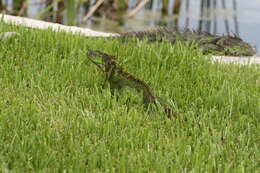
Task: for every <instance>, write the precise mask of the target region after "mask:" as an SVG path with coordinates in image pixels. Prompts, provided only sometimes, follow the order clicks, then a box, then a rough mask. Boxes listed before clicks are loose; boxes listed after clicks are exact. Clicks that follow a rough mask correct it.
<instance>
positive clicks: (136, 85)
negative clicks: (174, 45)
mask: <svg viewBox="0 0 260 173" xmlns="http://www.w3.org/2000/svg"><path fill="white" fill-rule="evenodd" d="M87 57H88V58H89V60H90V61H91V62H93V63H94V64H96V65H97V66H98V67H99V68H100V69H101V70H102V71H103V72H104V73H105V75H106V80H105V81H108V82H109V83H110V87H111V89H112V91H113V90H115V89H118V90H121V89H123V88H124V87H130V88H133V89H135V90H136V91H138V92H142V93H143V102H144V104H146V105H147V104H151V103H152V104H157V102H159V103H160V105H161V106H162V107H163V108H164V111H165V113H166V114H167V116H168V117H169V118H173V117H175V116H176V113H175V112H174V111H173V110H172V109H171V108H169V107H168V106H167V105H165V104H163V103H162V102H160V100H159V99H157V98H156V97H155V96H154V95H153V94H152V92H151V90H150V88H149V87H148V85H146V84H145V83H144V82H143V81H141V80H140V79H138V78H136V77H134V76H133V75H131V74H129V73H127V72H124V71H123V69H122V68H121V67H120V66H119V65H117V63H116V61H115V57H114V56H111V55H108V54H106V53H104V52H101V51H99V50H89V51H88V52H87ZM93 57H100V58H102V63H103V65H104V69H103V68H102V66H101V65H99V64H97V63H96V62H95V61H93V60H92V58H93Z"/></svg>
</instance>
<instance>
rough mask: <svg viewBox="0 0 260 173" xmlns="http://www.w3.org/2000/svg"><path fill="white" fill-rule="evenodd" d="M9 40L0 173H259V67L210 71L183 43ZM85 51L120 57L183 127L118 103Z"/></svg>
mask: <svg viewBox="0 0 260 173" xmlns="http://www.w3.org/2000/svg"><path fill="white" fill-rule="evenodd" d="M3 31H16V32H19V33H20V36H19V37H16V38H12V39H10V40H6V41H1V42H0V90H1V92H0V172H8V171H10V172H19V173H20V172H50V173H52V172H109V173H111V172H120V173H121V172H176V173H179V172H198V173H200V172H210V173H211V172H227V173H229V172H235V173H239V172H245V173H248V172H257V169H258V171H259V154H260V153H259V130H260V129H259V117H260V110H259V109H260V70H259V67H257V66H251V67H247V66H237V65H221V64H211V63H210V61H209V58H207V57H205V56H203V55H202V53H201V52H199V51H196V50H194V47H190V46H187V45H184V44H181V43H177V44H176V45H174V46H171V45H169V44H167V43H160V44H159V43H154V44H148V43H146V42H145V41H144V42H134V41H129V42H128V43H121V42H119V41H111V40H104V39H93V38H92V39H91V38H85V37H80V36H75V35H74V36H73V35H67V34H64V33H53V32H51V31H48V30H47V31H38V30H31V29H25V28H18V27H14V26H10V25H5V24H3V23H0V32H3ZM89 48H91V49H100V50H102V51H105V52H107V53H110V54H113V55H116V56H118V62H120V64H121V65H122V66H123V68H124V69H125V71H127V72H129V73H131V74H134V75H135V76H137V77H138V78H140V79H142V80H144V81H145V82H146V83H147V84H148V85H149V86H150V87H151V89H152V91H153V92H154V94H155V95H156V96H160V97H162V98H164V99H165V100H166V101H167V102H168V104H169V105H171V106H172V107H173V108H174V109H175V110H176V111H177V112H178V118H177V119H176V120H169V119H167V118H166V116H165V115H164V113H163V112H162V111H161V110H157V109H155V108H152V110H151V111H148V112H147V111H146V110H145V108H144V106H143V105H141V104H137V103H135V102H136V101H138V97H140V95H138V94H137V93H132V92H129V91H127V92H125V93H122V94H121V95H120V96H121V97H119V98H118V99H117V98H115V97H112V96H111V94H110V91H109V88H106V89H102V88H101V85H102V82H103V80H104V75H103V74H102V72H101V71H100V70H99V69H98V68H97V67H96V66H94V65H93V64H91V63H90V62H89V61H87V59H86V57H85V53H86V51H87V50H88V49H89ZM128 98H130V100H131V101H130V102H127V101H126V100H127V99H128ZM126 102H127V103H126Z"/></svg>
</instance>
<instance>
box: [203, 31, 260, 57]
mask: <svg viewBox="0 0 260 173" xmlns="http://www.w3.org/2000/svg"><path fill="white" fill-rule="evenodd" d="M199 47H200V48H201V49H202V50H204V51H206V52H214V53H217V54H221V55H228V56H253V55H255V54H256V49H255V48H254V47H253V46H251V45H250V44H249V43H246V42H244V41H243V40H242V39H241V38H239V37H236V36H221V37H215V38H214V39H213V40H211V41H207V42H203V43H202V44H200V45H199Z"/></svg>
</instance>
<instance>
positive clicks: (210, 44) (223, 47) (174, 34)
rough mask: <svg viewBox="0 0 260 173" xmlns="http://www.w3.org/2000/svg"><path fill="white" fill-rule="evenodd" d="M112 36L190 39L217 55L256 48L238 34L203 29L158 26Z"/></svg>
mask: <svg viewBox="0 0 260 173" xmlns="http://www.w3.org/2000/svg"><path fill="white" fill-rule="evenodd" d="M110 38H122V39H123V40H127V39H129V38H137V39H141V40H142V39H147V40H148V41H163V40H165V41H169V42H170V43H172V44H173V43H174V42H175V41H176V40H180V41H189V42H191V43H195V44H197V46H198V48H199V49H201V50H202V51H203V53H204V54H208V53H213V54H216V55H227V56H253V55H255V54H256V49H255V48H254V47H253V46H251V45H250V44H249V43H246V42H244V41H243V40H242V39H241V38H239V37H237V36H236V35H234V36H231V35H226V36H225V35H222V36H221V35H216V34H210V33H207V32H201V31H190V30H184V31H176V30H174V31H172V30H170V29H168V28H157V29H152V30H149V31H140V32H128V33H122V34H120V35H119V36H112V37H110Z"/></svg>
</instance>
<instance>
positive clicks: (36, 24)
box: [0, 13, 119, 37]
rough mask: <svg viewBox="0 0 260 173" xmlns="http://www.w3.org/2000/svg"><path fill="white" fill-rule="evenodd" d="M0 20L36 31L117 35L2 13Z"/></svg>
mask: <svg viewBox="0 0 260 173" xmlns="http://www.w3.org/2000/svg"><path fill="white" fill-rule="evenodd" d="M0 20H1V21H3V22H5V23H8V24H13V25H18V26H24V27H29V28H37V29H49V28H50V29H52V30H53V31H57V32H59V31H64V32H69V33H72V34H81V35H84V36H88V37H109V36H117V35H119V34H113V33H105V32H98V31H94V30H91V29H88V28H80V27H76V26H66V25H61V24H57V23H51V22H45V21H40V20H35V19H30V18H26V17H18V16H11V15H6V14H2V13H0Z"/></svg>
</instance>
